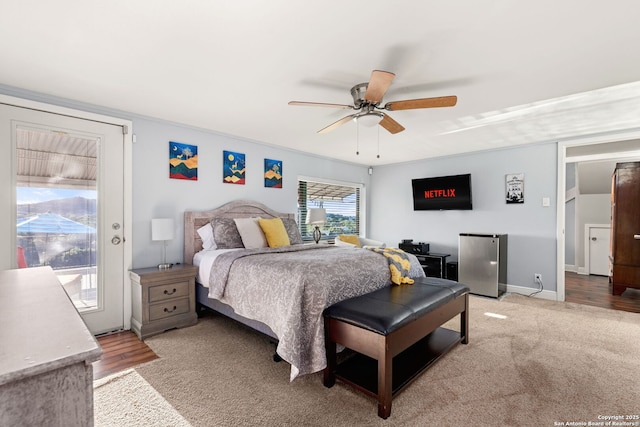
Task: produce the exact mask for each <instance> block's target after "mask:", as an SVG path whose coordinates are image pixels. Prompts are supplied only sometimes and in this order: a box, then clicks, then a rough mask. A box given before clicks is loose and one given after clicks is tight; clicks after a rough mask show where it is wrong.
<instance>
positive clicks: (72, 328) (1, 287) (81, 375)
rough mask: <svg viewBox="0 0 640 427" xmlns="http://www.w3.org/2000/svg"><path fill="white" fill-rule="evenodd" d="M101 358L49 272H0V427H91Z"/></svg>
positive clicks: (76, 314)
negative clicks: (95, 379)
mask: <svg viewBox="0 0 640 427" xmlns="http://www.w3.org/2000/svg"><path fill="white" fill-rule="evenodd" d="M101 355H102V349H101V348H100V345H99V344H98V343H97V341H96V340H95V338H94V337H93V335H92V334H91V332H89V330H88V329H87V327H86V326H85V323H84V321H83V320H82V318H81V317H80V315H79V314H78V311H77V310H76V308H75V307H74V306H73V303H72V302H71V300H70V299H69V297H68V296H67V294H66V292H65V291H64V289H63V288H62V285H61V284H60V282H59V281H58V278H57V277H56V275H55V273H54V272H53V270H52V269H51V268H49V267H37V268H25V269H20V270H6V271H1V272H0V425H1V426H44V425H50V426H92V425H93V366H92V365H91V363H92V362H94V361H96V360H98V359H99V358H100V356H101Z"/></svg>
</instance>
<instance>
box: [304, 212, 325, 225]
mask: <svg viewBox="0 0 640 427" xmlns="http://www.w3.org/2000/svg"><path fill="white" fill-rule="evenodd" d="M325 222H327V211H326V210H325V209H324V208H312V209H309V211H308V212H307V224H324V223H325Z"/></svg>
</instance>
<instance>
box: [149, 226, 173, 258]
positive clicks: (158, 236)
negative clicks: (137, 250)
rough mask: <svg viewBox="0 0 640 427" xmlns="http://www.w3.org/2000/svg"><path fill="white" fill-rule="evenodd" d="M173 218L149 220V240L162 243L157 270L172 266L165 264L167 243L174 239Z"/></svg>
mask: <svg viewBox="0 0 640 427" xmlns="http://www.w3.org/2000/svg"><path fill="white" fill-rule="evenodd" d="M174 231H175V227H174V224H173V218H156V219H152V220H151V240H153V241H157V240H161V241H162V264H158V268H160V269H166V268H171V267H172V266H173V264H171V263H167V241H168V240H173V238H174V237H175V232H174Z"/></svg>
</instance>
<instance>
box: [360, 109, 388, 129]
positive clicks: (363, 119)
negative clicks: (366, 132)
mask: <svg viewBox="0 0 640 427" xmlns="http://www.w3.org/2000/svg"><path fill="white" fill-rule="evenodd" d="M380 120H382V114H380V113H376V112H374V113H366V114H362V115H359V116H357V117H356V122H357V123H358V124H361V125H362V126H364V127H368V128H372V127H374V126H376V125H377V124H378V123H380Z"/></svg>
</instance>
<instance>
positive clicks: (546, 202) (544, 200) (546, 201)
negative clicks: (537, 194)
mask: <svg viewBox="0 0 640 427" xmlns="http://www.w3.org/2000/svg"><path fill="white" fill-rule="evenodd" d="M542 206H544V207H549V206H551V199H549V198H548V197H543V198H542Z"/></svg>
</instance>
